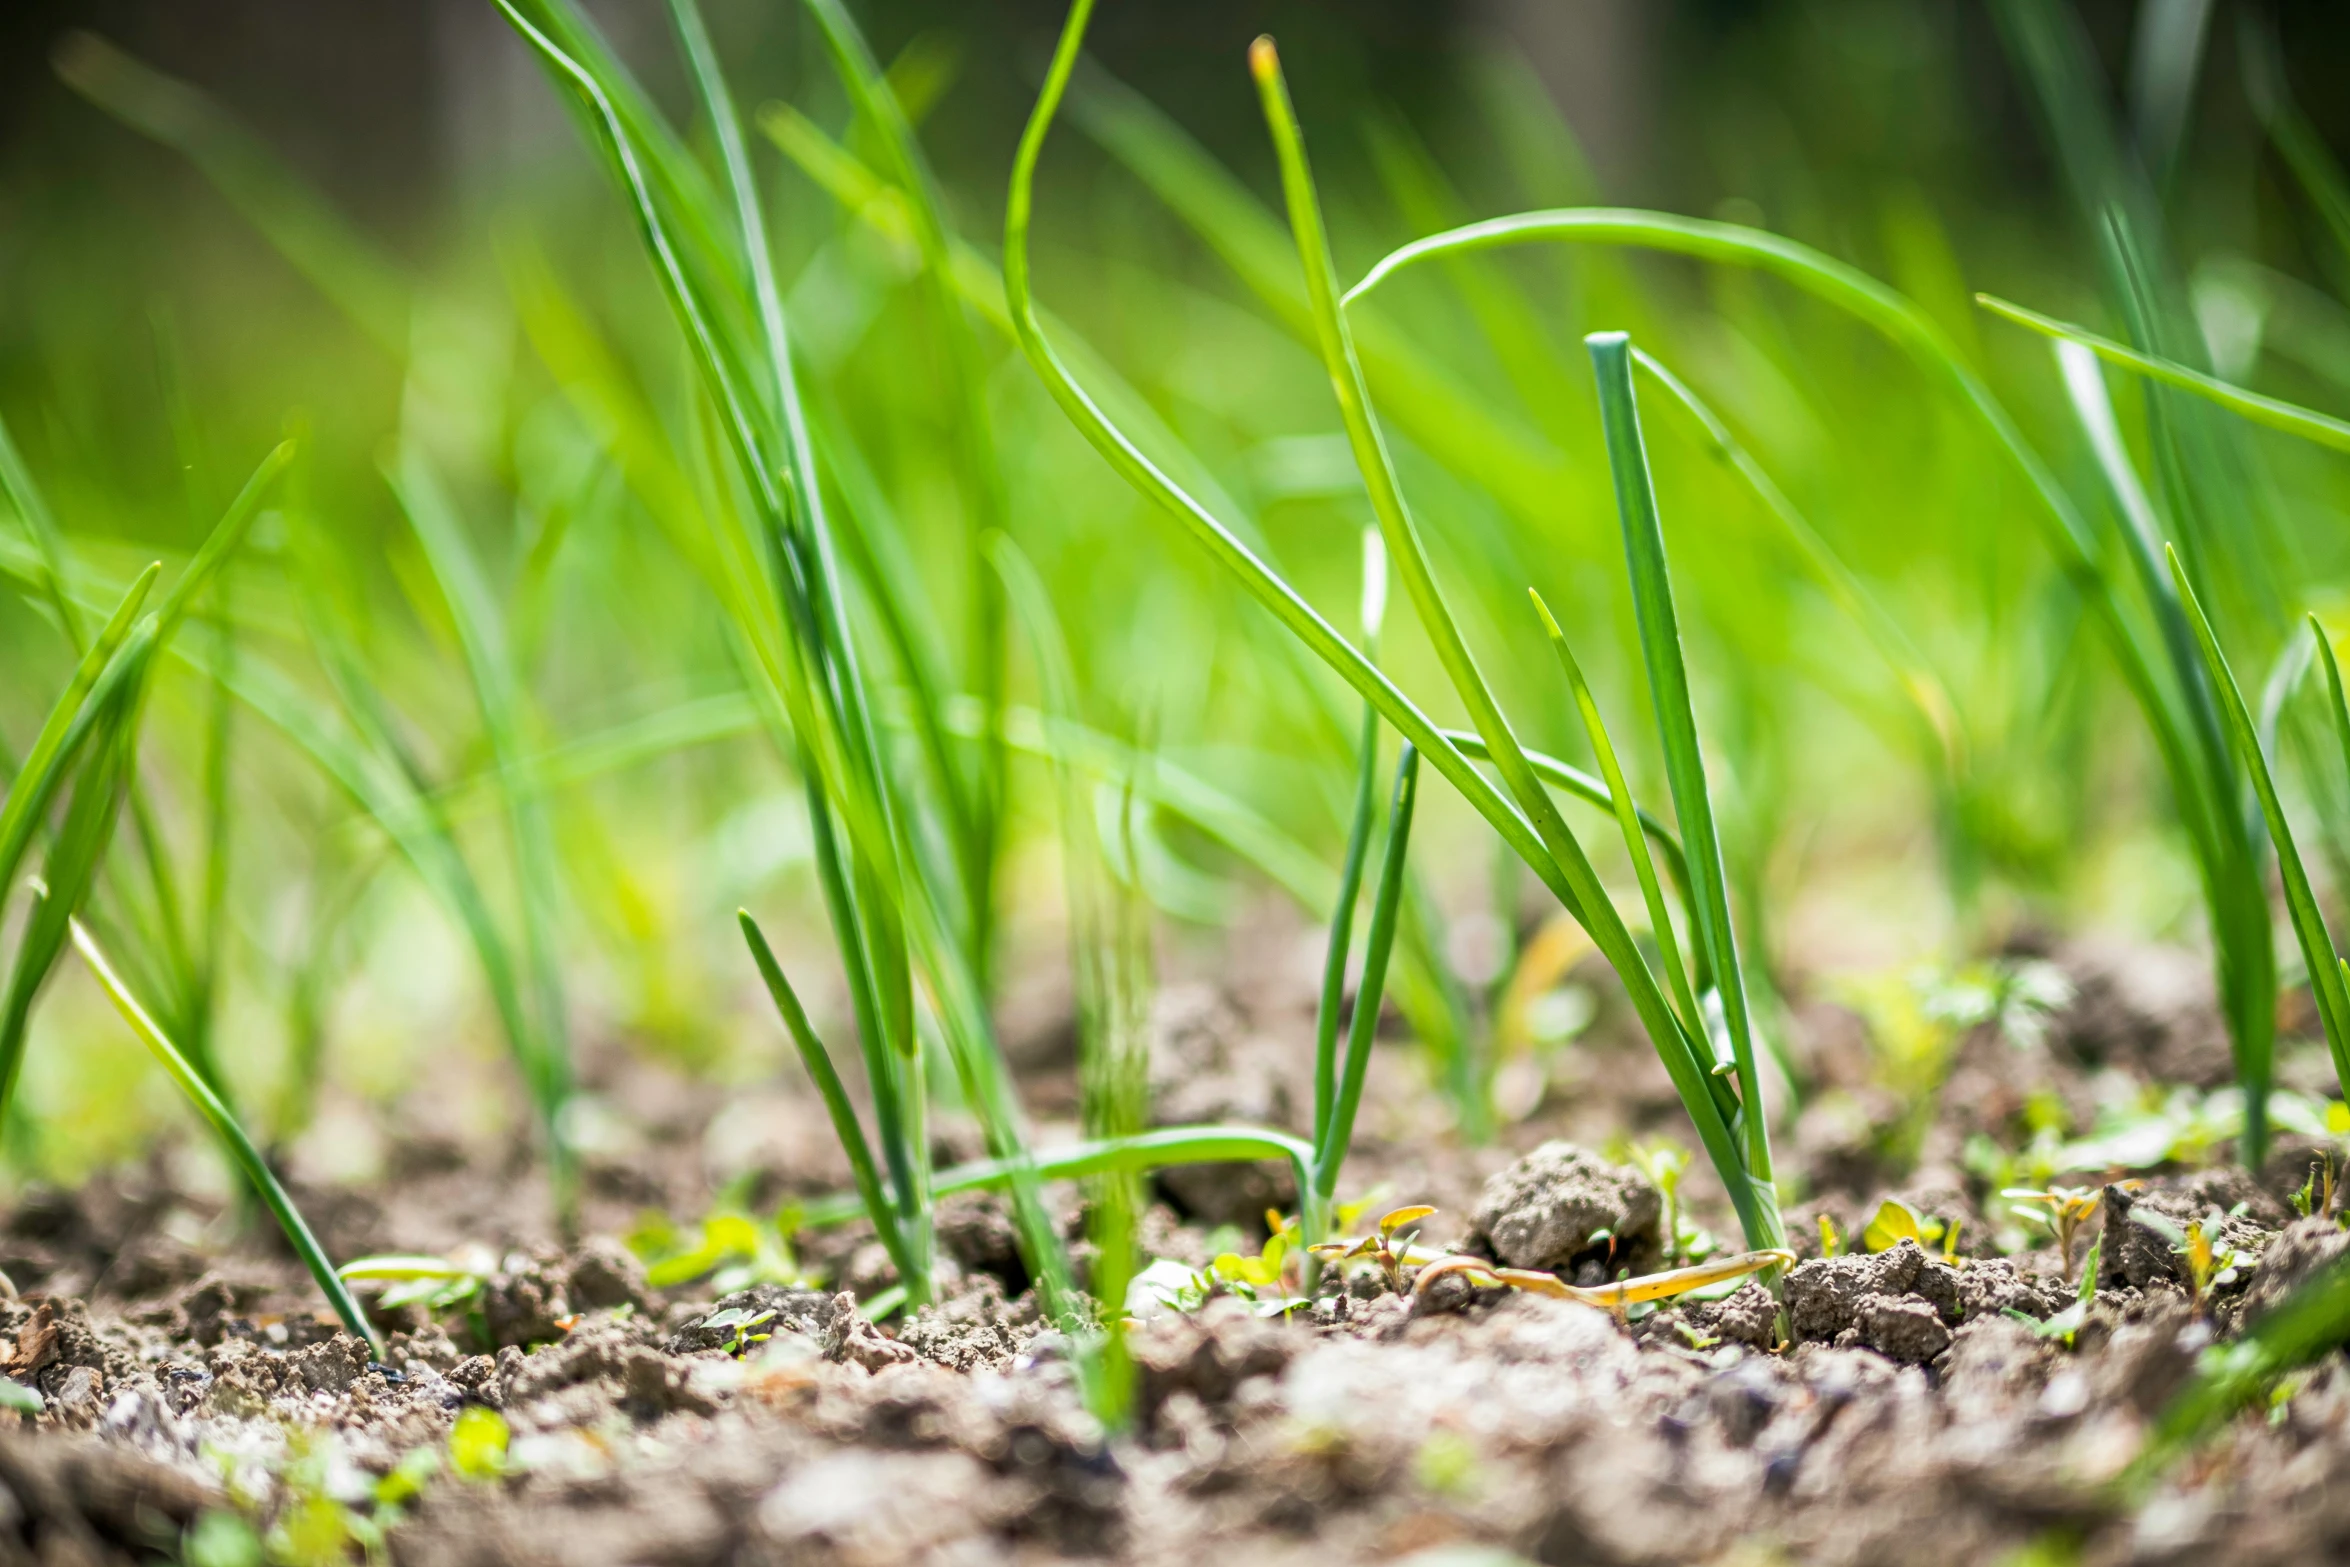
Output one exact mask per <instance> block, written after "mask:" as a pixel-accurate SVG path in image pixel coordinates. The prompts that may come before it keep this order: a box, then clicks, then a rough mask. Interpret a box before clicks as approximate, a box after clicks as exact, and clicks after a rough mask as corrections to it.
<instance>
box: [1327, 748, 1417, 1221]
mask: <svg viewBox="0 0 2350 1567" xmlns="http://www.w3.org/2000/svg"><path fill="white" fill-rule="evenodd" d="M1419 781H1420V753H1419V752H1417V751H1415V750H1413V749H1412V748H1411V746H1410V745H1409V744H1406V745H1405V746H1404V748H1403V754H1402V755H1401V756H1400V757H1398V758H1397V759H1396V764H1395V797H1394V799H1393V800H1392V801H1391V802H1390V803H1389V805H1388V808H1387V847H1386V849H1385V851H1384V853H1383V854H1382V856H1381V858H1380V862H1379V884H1378V887H1377V889H1376V890H1375V891H1374V892H1373V893H1372V895H1371V924H1370V927H1369V929H1367V930H1366V931H1365V932H1364V933H1363V974H1362V978H1361V980H1360V981H1359V982H1358V983H1357V985H1356V987H1355V1010H1354V1016H1353V1018H1352V1019H1350V1020H1349V1022H1348V1024H1347V1030H1346V1066H1345V1070H1344V1071H1343V1072H1342V1073H1341V1074H1340V1076H1339V1079H1338V1090H1337V1093H1336V1095H1335V1096H1334V1097H1333V1099H1332V1100H1331V1104H1330V1114H1329V1117H1328V1119H1327V1121H1326V1122H1325V1124H1324V1125H1322V1126H1321V1127H1320V1128H1319V1129H1318V1133H1317V1135H1316V1137H1315V1140H1314V1191H1315V1192H1316V1194H1317V1195H1318V1196H1319V1198H1320V1205H1319V1210H1318V1216H1319V1217H1322V1218H1324V1219H1325V1220H1326V1219H1327V1216H1328V1214H1329V1212H1330V1205H1331V1201H1332V1199H1333V1197H1335V1195H1336V1194H1337V1191H1338V1175H1339V1171H1340V1170H1341V1169H1342V1168H1344V1166H1345V1164H1346V1155H1347V1150H1348V1148H1349V1147H1350V1146H1351V1145H1352V1143H1353V1142H1354V1126H1355V1113H1356V1111H1357V1110H1359V1109H1360V1108H1361V1106H1362V1103H1363V1082H1364V1079H1365V1077H1366V1076H1367V1075H1368V1074H1369V1072H1370V1069H1371V1046H1372V1043H1373V1041H1374V1040H1376V1039H1377V1037H1378V1034H1379V1009H1380V1003H1381V1001H1382V999H1383V998H1384V997H1385V996H1386V994H1387V959H1388V955H1389V954H1390V953H1391V952H1393V951H1394V950H1395V930H1396V917H1397V914H1398V912H1399V911H1400V909H1401V907H1402V903H1403V893H1404V883H1405V877H1404V860H1405V856H1406V854H1407V853H1409V851H1410V848H1411V841H1412V812H1413V808H1414V806H1415V805H1416V803H1417V801H1418V797H1419ZM1319 1233H1320V1231H1319V1230H1318V1229H1316V1230H1313V1231H1309V1234H1319Z"/></svg>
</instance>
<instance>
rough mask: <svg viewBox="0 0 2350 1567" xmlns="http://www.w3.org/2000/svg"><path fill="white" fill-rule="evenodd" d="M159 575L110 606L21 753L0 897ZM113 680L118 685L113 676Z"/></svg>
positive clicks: (4, 812)
mask: <svg viewBox="0 0 2350 1567" xmlns="http://www.w3.org/2000/svg"><path fill="white" fill-rule="evenodd" d="M162 574H163V566H162V563H161V562H157V563H155V564H153V565H150V566H149V567H147V569H146V570H144V571H142V572H140V573H139V575H138V577H137V578H136V579H135V580H134V581H133V582H132V583H131V585H130V588H129V590H128V591H126V592H125V593H124V594H123V596H122V602H121V603H120V604H118V605H116V606H115V610H114V613H113V615H111V616H110V617H108V619H107V621H106V624H105V625H104V626H103V627H102V628H101V629H100V630H99V632H98V636H97V640H95V641H94V642H92V643H91V644H90V650H89V651H88V652H86V653H84V654H83V655H82V658H81V662H80V663H79V664H77V665H76V666H75V667H74V672H73V677H72V678H71V679H70V680H68V681H67V682H66V686H65V689H64V690H63V691H61V692H59V693H58V696H57V701H56V702H55V703H54V704H53V705H52V706H51V707H50V709H49V716H48V717H47V718H45V719H43V720H42V722H41V730H40V733H39V734H37V735H35V736H34V737H33V745H32V749H31V750H29V751H27V752H26V753H25V757H24V761H23V763H22V764H21V765H19V766H18V768H17V770H16V776H15V777H14V778H13V779H11V780H10V781H9V785H8V797H7V800H6V802H5V803H0V897H5V896H6V889H8V888H11V887H14V886H15V885H16V867H17V864H18V862H19V861H21V860H22V859H23V858H24V851H25V848H26V846H27V845H28V844H30V843H31V842H32V836H33V833H34V832H35V831H36V830H37V829H38V828H39V826H40V824H41V822H42V820H43V818H44V816H45V815H46V813H47V811H48V808H49V801H50V800H51V799H52V798H53V797H54V796H55V793H56V790H57V785H58V782H59V780H60V778H61V777H62V776H63V775H64V773H65V771H66V770H67V769H68V768H70V767H71V766H72V764H73V761H74V758H75V755H76V753H77V752H78V751H79V749H80V746H81V743H82V739H81V737H85V736H87V734H88V733H89V716H88V715H89V713H90V711H91V708H92V705H93V702H94V701H95V700H97V698H98V696H99V693H98V691H97V687H98V686H99V683H100V680H101V678H102V677H103V676H104V675H105V673H106V671H107V670H108V669H109V668H111V667H112V666H113V664H114V660H115V654H116V653H117V652H118V651H120V650H121V648H122V647H123V645H124V643H125V642H126V641H127V640H128V639H129V638H130V636H131V632H132V627H133V625H134V624H135V623H136V621H137V619H138V615H139V609H140V607H141V606H142V605H144V604H145V603H146V602H147V594H148V592H149V590H150V589H152V588H153V587H154V586H155V579H156V578H157V577H159V576H161V575H162ZM115 678H116V679H118V680H119V679H121V678H122V675H121V674H120V673H119V672H118V673H117V675H116V676H115Z"/></svg>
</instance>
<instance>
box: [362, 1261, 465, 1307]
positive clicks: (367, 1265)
mask: <svg viewBox="0 0 2350 1567" xmlns="http://www.w3.org/2000/svg"><path fill="white" fill-rule="evenodd" d="M335 1272H336V1273H337V1274H339V1275H340V1276H341V1278H342V1280H343V1282H344V1283H346V1284H381V1285H383V1286H384V1289H383V1291H382V1293H381V1294H379V1295H377V1296H376V1298H375V1303H376V1305H377V1307H378V1308H380V1309H381V1310H384V1311H399V1310H402V1309H404V1308H406V1307H409V1306H421V1307H423V1308H424V1309H425V1310H426V1311H428V1312H430V1313H432V1314H433V1315H435V1316H438V1315H439V1314H440V1313H442V1312H444V1311H455V1310H456V1309H458V1308H459V1307H461V1306H465V1305H469V1304H470V1303H471V1302H473V1301H475V1300H477V1299H479V1298H480V1296H481V1286H482V1274H481V1273H480V1272H479V1271H478V1270H476V1269H474V1268H470V1267H467V1266H466V1265H465V1264H463V1263H457V1262H451V1261H449V1260H448V1259H447V1258H445V1257H355V1258H353V1259H352V1260H351V1261H349V1262H346V1263H344V1264H343V1265H342V1266H341V1267H340V1268H337V1269H336V1270H335Z"/></svg>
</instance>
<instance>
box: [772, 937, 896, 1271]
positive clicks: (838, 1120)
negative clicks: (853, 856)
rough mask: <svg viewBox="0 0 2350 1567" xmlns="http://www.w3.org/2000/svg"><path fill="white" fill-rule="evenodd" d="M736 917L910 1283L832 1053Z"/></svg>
mask: <svg viewBox="0 0 2350 1567" xmlns="http://www.w3.org/2000/svg"><path fill="white" fill-rule="evenodd" d="M735 918H736V919H737V920H738V921H740V922H741V924H742V930H743V941H744V942H745V943H746V944H747V945H748V946H749V947H750V949H751V961H752V962H753V963H755V964H757V965H758V968H759V977H760V979H762V980H764V981H765V982H766V985H767V994H768V995H769V996H771V997H773V998H774V1000H775V1010H776V1011H777V1012H778V1013H780V1014H781V1015H782V1017H783V1026H784V1029H785V1030H786V1032H788V1033H789V1034H790V1035H791V1040H792V1045H793V1048H795V1049H797V1050H798V1051H799V1053H800V1064H801V1065H802V1066H804V1067H806V1068H807V1071H808V1078H809V1081H811V1082H813V1083H814V1084H815V1085H816V1092H817V1093H818V1095H820V1096H821V1097H822V1098H823V1100H824V1111H825V1114H827V1115H829V1116H830V1117H831V1118H832V1131H833V1135H834V1136H835V1137H837V1138H838V1139H839V1140H840V1146H841V1151H842V1152H843V1153H845V1154H847V1155H848V1160H849V1171H850V1174H851V1175H852V1176H854V1177H855V1179H856V1183H857V1197H858V1200H859V1201H861V1202H863V1203H864V1205H865V1215H866V1217H867V1218H869V1219H871V1220H872V1221H873V1229H874V1233H876V1234H877V1235H879V1236H880V1237H881V1243H882V1245H884V1246H886V1247H887V1248H888V1249H889V1255H890V1260H891V1261H892V1262H894V1263H895V1264H896V1265H897V1268H898V1276H899V1277H900V1278H909V1279H910V1278H912V1277H913V1276H914V1268H913V1260H912V1259H911V1258H910V1257H908V1256H907V1255H906V1249H905V1238H904V1236H903V1235H902V1234H901V1233H900V1231H899V1229H898V1216H897V1210H896V1208H895V1207H894V1206H893V1205H892V1204H891V1202H890V1199H889V1195H888V1193H887V1192H886V1191H885V1190H884V1189H883V1187H882V1184H881V1172H880V1169H879V1168H878V1167H877V1166H876V1165H875V1164H874V1162H873V1148H872V1145H871V1144H870V1143H868V1142H866V1140H865V1127H864V1124H863V1123H862V1122H860V1121H859V1120H858V1119H857V1107H856V1106H855V1105H853V1104H851V1103H850V1102H849V1091H848V1089H847V1087H846V1086H845V1085H843V1084H842V1082H841V1080H840V1073H839V1072H838V1071H836V1070H834V1068H833V1065H832V1054H831V1052H830V1051H828V1050H826V1049H825V1048H824V1041H823V1040H822V1039H821V1038H819V1037H818V1036H817V1033H816V1030H815V1029H814V1027H812V1026H811V1025H810V1024H809V1022H808V1014H807V1011H806V1009H804V1008H803V1007H802V1006H801V1005H800V998H799V996H798V994H797V993H796V992H795V991H793V989H792V987H791V981H789V980H787V979H785V978H784V975H783V965H782V964H780V963H778V962H776V961H775V952H774V949H773V948H771V947H769V946H768V945H767V936H766V933H765V932H763V931H761V930H760V929H759V925H758V922H757V921H756V920H754V919H752V918H751V916H750V911H749V910H747V909H742V910H737V911H736V913H735Z"/></svg>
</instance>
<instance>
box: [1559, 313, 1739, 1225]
mask: <svg viewBox="0 0 2350 1567" xmlns="http://www.w3.org/2000/svg"><path fill="white" fill-rule="evenodd" d="M1584 341H1585V343H1586V344H1588V345H1589V347H1590V350H1591V363H1592V368H1593V370H1594V372H1595V373H1596V374H1597V376H1598V378H1599V410H1600V416H1601V420H1602V422H1603V424H1604V425H1605V428H1606V433H1607V451H1608V466H1609V469H1610V470H1611V471H1612V473H1613V474H1614V476H1615V485H1616V507H1617V512H1618V514H1619V515H1620V516H1621V518H1622V520H1623V526H1624V555H1625V559H1626V562H1627V564H1628V565H1629V566H1630V569H1631V575H1632V605H1633V609H1634V610H1635V611H1636V614H1637V619H1638V622H1639V627H1640V651H1641V660H1642V663H1643V664H1644V665H1645V666H1646V668H1647V671H1648V689H1649V697H1650V700H1651V702H1652V704H1653V705H1654V707H1655V709H1656V720H1657V736H1658V740H1659V742H1660V744H1661V746H1662V749H1663V751H1664V759H1665V778H1666V781H1667V783H1668V784H1669V785H1670V786H1671V791H1672V796H1673V814H1674V815H1675V817H1676V818H1677V819H1678V820H1679V822H1680V824H1681V846H1682V848H1683V849H1684V850H1686V851H1687V853H1688V856H1689V870H1690V873H1691V879H1692V880H1693V881H1694V882H1695V884H1696V891H1697V928H1696V930H1695V932H1694V933H1693V939H1695V940H1696V941H1697V942H1698V943H1699V944H1700V945H1701V946H1703V947H1704V948H1705V952H1706V962H1707V964H1708V965H1709V966H1710V967H1711V968H1712V969H1713V975H1714V993H1715V994H1716V995H1718V996H1719V997H1721V1000H1722V1013H1723V1017H1724V1021H1725V1022H1726V1023H1727V1025H1728V1028H1729V1033H1730V1048H1731V1050H1732V1052H1733V1054H1734V1056H1735V1058H1736V1060H1737V1063H1738V1087H1739V1100H1740V1103H1741V1105H1742V1106H1743V1109H1744V1124H1745V1131H1746V1173H1747V1175H1748V1178H1749V1179H1751V1180H1753V1181H1754V1182H1755V1183H1756V1184H1757V1185H1758V1186H1766V1187H1767V1186H1768V1184H1769V1182H1770V1180H1771V1144H1770V1125H1769V1120H1770V1118H1769V1116H1768V1115H1767V1114H1765V1112H1764V1106H1763V1099H1762V1076H1761V1074H1760V1072H1759V1071H1758V1070H1757V1068H1756V1063H1755V1056H1754V1027H1753V1021H1752V1019H1751V1018H1750V1017H1749V1015H1748V1010H1747V1001H1746V976H1745V972H1744V970H1743V969H1742V967H1741V966H1740V964H1739V961H1738V940H1737V932H1736V928H1735V926H1734V925H1733V924H1732V922H1731V919H1730V890H1729V879H1728V877H1727V875H1726V874H1725V873H1724V871H1723V868H1722V848H1721V838H1720V834H1719V833H1718V832H1717V831H1716V830H1715V827H1714V808H1713V796H1712V793H1711V791H1710V789H1709V788H1708V786H1707V783H1706V776H1705V755H1704V752H1703V750H1702V749H1701V748H1700V746H1699V744H1698V740H1697V714H1696V709H1695V706H1694V705H1693V703H1692V700H1691V697H1690V693H1689V671H1688V667H1687V665H1686V663H1685V662H1684V659H1683V654H1682V648H1681V623H1680V617H1679V614H1678V613H1677V611H1676V610H1675V608H1674V606H1673V583H1672V574H1671V571H1670V570H1669V569H1668V567H1667V565H1666V561H1665V537H1664V526H1663V523H1662V522H1661V521H1660V520H1659V518H1658V516H1657V508H1656V490H1655V486H1654V484H1653V483H1652V481H1651V479H1650V477H1649V471H1648V450H1647V446H1646V444H1645V443H1644V442H1643V441H1642V439H1641V435H1640V407H1639V397H1638V393H1637V392H1636V391H1635V389H1634V387H1633V384H1632V341H1631V339H1630V338H1628V337H1626V336H1625V335H1624V334H1623V333H1621V332H1595V333H1593V334H1592V335H1591V336H1590V337H1588V338H1586V339H1584ZM1611 783H1612V780H1611Z"/></svg>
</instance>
